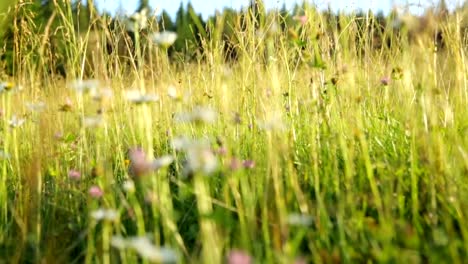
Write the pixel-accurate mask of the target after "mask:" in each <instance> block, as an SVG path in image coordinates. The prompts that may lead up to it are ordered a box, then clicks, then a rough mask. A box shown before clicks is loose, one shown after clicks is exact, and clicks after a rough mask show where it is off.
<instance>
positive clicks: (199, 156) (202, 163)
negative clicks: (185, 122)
mask: <svg viewBox="0 0 468 264" xmlns="http://www.w3.org/2000/svg"><path fill="white" fill-rule="evenodd" d="M172 147H173V148H174V149H176V150H183V151H185V154H186V163H185V168H184V170H185V173H186V174H191V173H195V172H202V173H204V174H211V173H213V172H214V171H215V170H216V169H217V167H218V160H217V159H216V156H215V154H214V153H213V151H212V150H211V148H210V146H209V144H208V143H207V142H205V141H195V140H190V139H188V138H185V137H180V138H175V139H174V140H172Z"/></svg>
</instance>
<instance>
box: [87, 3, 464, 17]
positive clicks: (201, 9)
mask: <svg viewBox="0 0 468 264" xmlns="http://www.w3.org/2000/svg"><path fill="white" fill-rule="evenodd" d="M436 1H437V0H315V1H308V2H311V3H315V4H316V5H317V6H319V7H322V8H326V7H327V6H328V5H330V6H331V8H332V9H333V10H335V11H337V10H345V11H349V10H354V9H362V10H368V9H371V10H373V11H376V12H377V11H379V10H382V11H384V13H387V11H389V10H391V8H392V6H393V5H400V6H402V5H406V4H408V3H409V4H410V8H411V11H412V12H415V13H421V12H422V11H423V10H424V8H425V7H427V6H430V5H433V4H434V3H435V2H436ZM462 1H463V0H446V2H447V3H448V4H449V6H455V5H457V4H461V3H462ZM138 2H139V1H138V0H95V3H96V4H97V7H98V9H99V10H101V11H107V12H110V13H111V14H115V13H116V12H118V11H119V10H123V12H124V13H125V12H127V13H132V12H133V11H134V10H135V9H136V8H137V6H138ZM181 2H183V4H184V6H186V4H187V3H188V2H191V3H192V5H193V7H194V9H195V11H196V12H197V13H201V14H202V16H203V18H205V19H206V18H207V17H209V16H211V15H213V14H214V12H215V10H222V9H223V8H224V7H231V8H234V9H241V8H242V7H246V6H248V5H249V3H250V0H150V5H151V7H152V8H153V9H155V11H156V14H160V13H161V11H162V10H166V11H167V12H168V13H169V15H171V16H172V17H174V16H175V14H176V12H177V9H178V8H179V6H180V3H181ZM296 2H299V3H302V0H299V1H295V0H264V3H265V6H266V8H267V9H275V8H278V9H279V8H281V7H282V6H283V4H284V3H286V7H287V8H288V9H291V8H292V6H293V5H294V4H295V3H296Z"/></svg>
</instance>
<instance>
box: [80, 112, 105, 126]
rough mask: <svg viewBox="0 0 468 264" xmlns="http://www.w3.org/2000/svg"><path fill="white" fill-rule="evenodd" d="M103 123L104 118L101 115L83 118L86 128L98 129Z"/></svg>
mask: <svg viewBox="0 0 468 264" xmlns="http://www.w3.org/2000/svg"><path fill="white" fill-rule="evenodd" d="M102 123H103V118H102V116H101V115H97V116H87V117H84V118H83V125H84V126H85V127H91V128H96V127H98V126H100V125H101V124H102Z"/></svg>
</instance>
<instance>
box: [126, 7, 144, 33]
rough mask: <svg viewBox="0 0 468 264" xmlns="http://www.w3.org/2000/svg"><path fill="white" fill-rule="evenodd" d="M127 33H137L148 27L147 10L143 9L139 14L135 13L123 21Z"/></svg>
mask: <svg viewBox="0 0 468 264" xmlns="http://www.w3.org/2000/svg"><path fill="white" fill-rule="evenodd" d="M125 25H126V28H127V30H128V31H131V32H137V31H140V30H143V29H145V28H147V27H148V9H146V8H143V9H142V10H141V11H140V12H135V13H133V15H131V16H130V17H127V18H126V19H125Z"/></svg>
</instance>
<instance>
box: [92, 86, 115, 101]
mask: <svg viewBox="0 0 468 264" xmlns="http://www.w3.org/2000/svg"><path fill="white" fill-rule="evenodd" d="M113 95H114V93H113V92H112V90H111V89H110V88H104V89H101V90H93V91H91V98H92V99H93V100H94V101H102V100H107V99H110V98H112V96H113Z"/></svg>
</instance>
